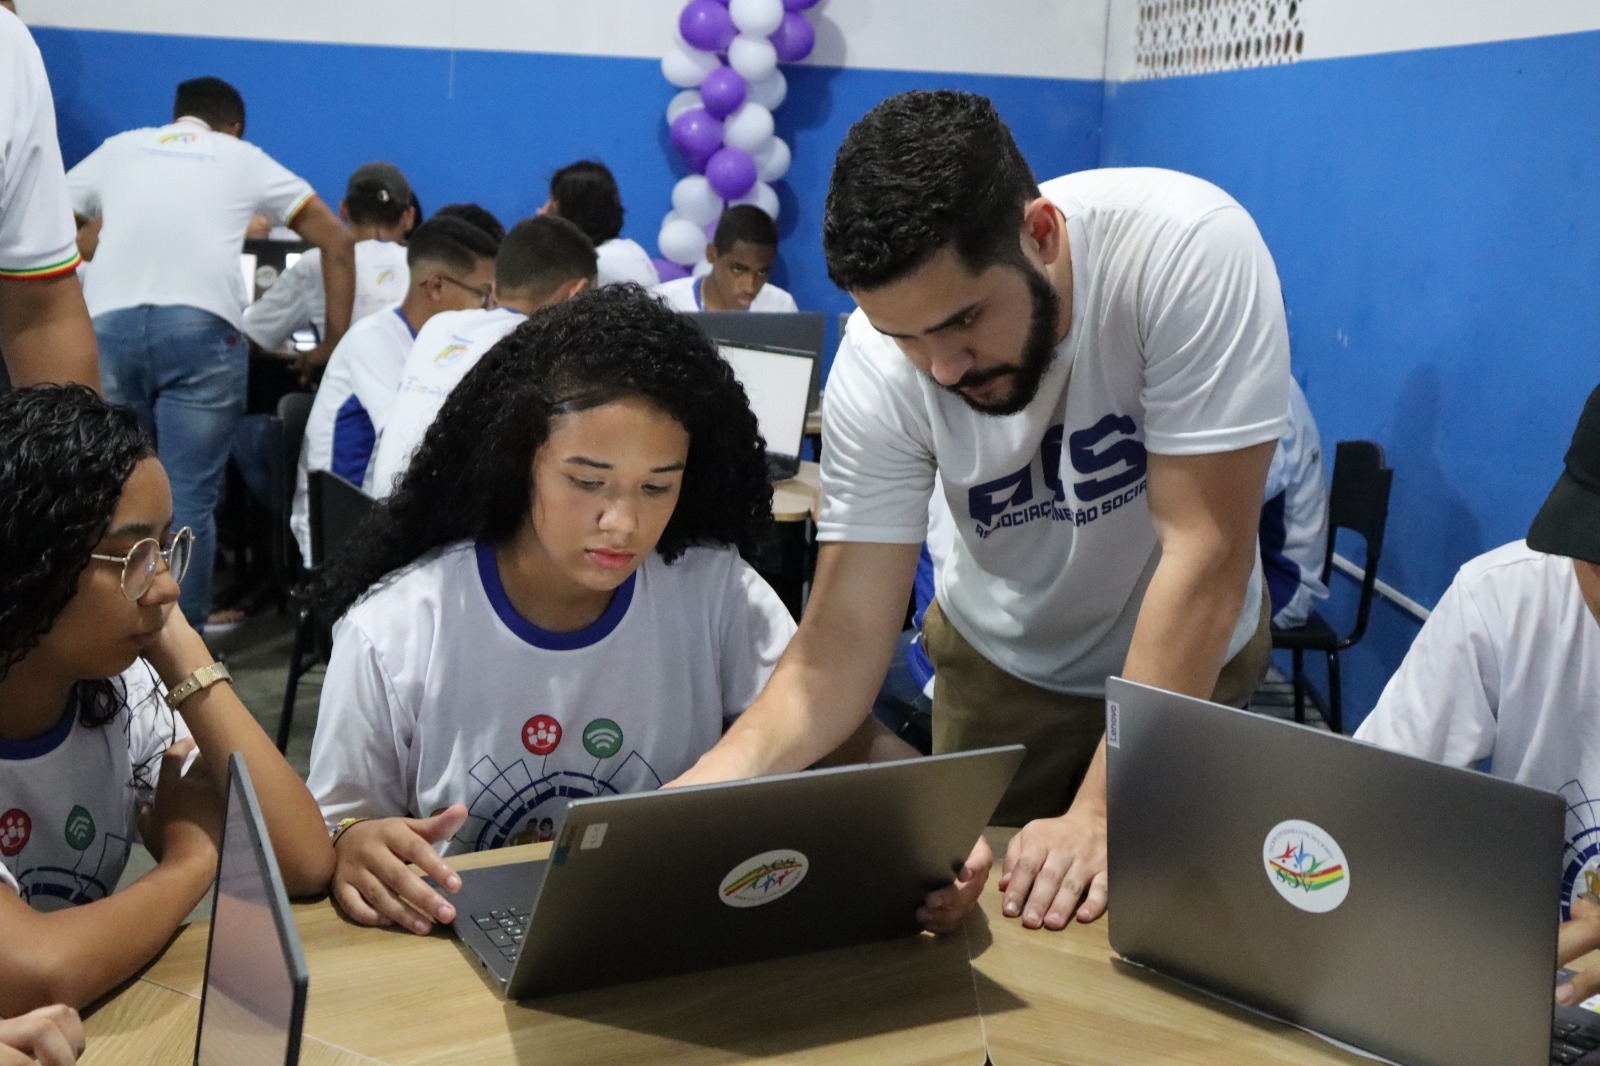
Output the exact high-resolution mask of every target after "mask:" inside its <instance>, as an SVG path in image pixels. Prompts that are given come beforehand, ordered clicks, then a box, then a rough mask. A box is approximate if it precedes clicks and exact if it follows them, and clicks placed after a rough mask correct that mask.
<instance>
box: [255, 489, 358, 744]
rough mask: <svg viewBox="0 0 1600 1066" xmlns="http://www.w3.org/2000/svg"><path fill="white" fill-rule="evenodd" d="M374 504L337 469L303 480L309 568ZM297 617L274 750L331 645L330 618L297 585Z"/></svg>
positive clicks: (328, 554)
mask: <svg viewBox="0 0 1600 1066" xmlns="http://www.w3.org/2000/svg"><path fill="white" fill-rule="evenodd" d="M375 506H377V501H376V500H374V499H372V498H371V497H370V496H368V495H367V494H366V493H364V492H362V491H361V490H360V489H358V488H356V487H355V486H354V485H352V484H350V483H349V482H348V481H346V480H344V479H343V478H341V477H340V476H339V475H337V474H333V473H329V472H328V471H326V470H313V471H312V472H311V476H310V478H309V479H308V481H307V485H306V507H307V512H308V519H309V521H310V524H311V558H310V560H309V564H310V568H311V570H312V572H315V570H316V569H317V568H318V567H320V566H322V564H323V563H324V562H325V561H326V560H327V559H329V558H331V557H332V556H333V554H334V553H335V552H337V551H338V550H339V549H340V548H341V547H343V546H344V543H345V541H347V540H349V539H350V535H351V534H352V533H354V532H355V531H356V528H357V527H358V526H360V525H361V523H362V522H363V521H365V520H366V517H367V515H369V514H371V513H372V509H373V508H374V507H375ZM295 598H296V599H297V600H298V601H299V603H300V617H299V619H298V621H297V622H296V623H295V629H294V646H293V647H292V648H291V649H290V651H289V679H288V681H287V683H286V684H285V685H284V689H283V707H282V709H280V710H279V712H278V750H279V751H280V752H281V751H287V750H288V748H289V729H290V727H291V726H292V725H293V724H294V705H295V699H296V697H297V696H298V695H299V692H300V681H301V679H302V678H304V677H305V675H306V674H307V673H309V672H310V670H311V668H312V667H313V666H315V665H317V663H319V662H322V661H323V660H324V659H326V658H327V657H328V653H329V652H330V651H331V650H332V647H333V624H332V620H331V619H324V618H322V616H321V614H320V613H319V612H318V611H317V609H316V607H315V605H313V604H312V603H311V601H310V600H309V599H307V598H306V596H305V592H304V588H303V587H302V588H301V589H300V590H298V591H297V592H296V594H295Z"/></svg>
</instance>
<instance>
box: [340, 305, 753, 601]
mask: <svg viewBox="0 0 1600 1066" xmlns="http://www.w3.org/2000/svg"><path fill="white" fill-rule="evenodd" d="M633 397H637V398H641V399H644V400H647V401H649V402H650V403H652V404H654V405H655V406H657V407H659V408H660V409H661V410H663V411H665V412H666V413H667V414H668V415H670V416H671V417H672V418H674V419H675V420H677V422H678V423H679V424H680V425H682V426H683V427H684V429H685V430H687V431H688V434H689V456H688V460H687V463H686V465H685V468H684V472H683V485H682V489H681V490H680V492H679V496H678V504H677V507H676V508H675V509H674V510H673V512H672V517H671V519H670V520H669V521H668V522H667V526H666V529H665V530H664V531H663V533H662V535H661V540H660V542H659V543H658V544H657V545H656V551H658V552H659V553H660V554H661V556H662V558H663V559H665V560H666V561H667V562H668V563H671V562H673V561H674V560H676V559H677V558H678V557H679V556H681V555H682V554H683V552H684V550H685V549H687V548H689V547H690V546H692V545H696V544H728V545H734V546H737V547H739V548H741V549H749V548H750V547H751V546H752V545H753V542H754V540H755V538H756V536H757V535H758V534H759V533H760V532H761V531H762V530H763V529H765V528H766V526H767V525H768V524H769V523H770V522H771V520H772V486H771V484H770V483H769V482H768V480H767V474H766V462H765V459H764V454H765V452H764V449H765V445H764V444H763V442H762V439H761V435H760V432H759V431H758V429H757V427H756V417H755V415H754V413H752V412H751V410H750V403H749V400H748V399H747V398H746V396H745V393H744V389H743V388H742V387H741V386H740V385H739V382H738V380H737V379H736V378H735V377H734V376H733V371H732V369H731V368H730V367H729V366H728V364H727V362H726V361H725V360H723V359H722V357H721V356H720V355H718V354H717V350H716V347H715V346H714V345H713V344H712V343H711V342H710V341H709V340H707V339H706V336H705V335H704V334H703V333H701V332H700V330H699V328H698V327H697V326H695V324H694V323H693V322H691V321H690V320H689V319H687V318H685V317H683V316H682V315H679V314H677V313H676V312H674V311H672V310H669V309H668V308H667V307H666V306H665V305H664V304H662V303H661V302H660V301H658V300H656V299H655V298H654V297H652V296H650V295H649V294H648V293H646V292H645V291H644V290H643V289H641V288H639V287H638V286H636V285H612V286H607V287H605V288H603V289H598V290H595V291H592V292H586V293H583V294H580V295H579V296H578V297H576V298H575V299H572V300H569V301H567V302H565V303H562V304H557V305H555V306H552V307H548V308H545V309H543V310H541V311H539V312H538V313H536V314H534V315H533V316H532V317H530V318H529V319H528V320H527V321H526V322H524V323H522V324H521V325H520V326H518V327H517V329H516V330H515V331H513V332H512V333H510V334H509V335H507V336H506V337H505V338H504V339H503V340H501V341H500V343H498V344H496V345H495V346H494V347H493V348H491V349H490V350H489V351H488V352H487V353H486V354H485V355H484V357H483V359H482V360H481V361H479V363H478V365H477V366H475V367H473V368H472V370H471V371H469V372H468V373H467V375H466V377H465V378H463V379H462V381H461V383H460V384H459V385H457V386H456V387H455V389H454V390H453V391H452V392H451V393H450V395H449V397H448V398H447V399H446V400H445V402H444V406H443V407H442V408H441V409H440V411H439V415H438V417H437V418H436V419H435V420H434V422H433V424H432V425H431V426H430V427H429V428H428V432H427V434H426V436H424V437H423V440H422V443H421V445H420V446H419V447H418V448H417V451H416V454H415V455H413V456H412V459H411V464H410V466H409V467H408V468H407V470H406V472H405V473H404V475H402V476H401V478H400V480H399V481H398V482H397V483H396V485H395V490H394V493H393V494H392V495H391V496H389V497H388V499H387V500H385V501H384V502H383V503H382V504H380V505H379V506H378V507H377V508H376V509H375V510H374V512H373V513H372V515H371V516H369V517H368V519H367V520H366V521H365V522H364V523H363V524H362V525H361V526H360V528H359V529H358V530H357V531H356V532H355V533H354V534H353V535H352V537H351V539H350V541H349V542H348V543H347V544H346V545H345V546H344V548H343V549H341V551H339V552H338V553H337V554H336V555H335V556H334V557H333V558H332V559H331V560H330V561H329V565H328V566H327V567H326V569H325V572H324V573H323V574H322V575H321V576H320V577H319V578H318V579H317V580H316V582H315V583H314V584H313V586H312V589H311V596H312V599H313V601H314V602H315V603H316V604H317V605H318V607H319V608H320V609H321V610H322V611H323V612H325V617H327V618H329V619H333V618H337V617H339V616H340V615H342V614H343V613H344V612H345V611H347V610H348V609H349V608H350V606H351V605H352V604H354V603H355V602H356V600H358V599H360V598H361V596H362V595H363V594H365V593H366V592H367V590H368V589H370V588H371V587H372V586H373V585H374V584H375V583H377V582H378V581H380V580H382V579H383V578H384V577H385V576H386V575H388V574H391V573H393V572H394V571H396V570H398V569H400V568H401V567H403V566H406V565H407V564H409V563H411V562H413V561H415V560H416V559H418V558H419V557H421V556H422V555H423V554H425V553H426V552H428V551H430V550H432V549H434V548H438V547H442V546H444V545H447V544H452V543H455V542H457V541H461V540H468V539H474V540H487V541H491V542H499V541H503V540H505V539H507V538H509V537H510V536H512V534H514V533H515V532H516V531H517V529H518V528H519V527H520V526H521V525H522V523H523V522H524V521H526V520H528V516H529V514H530V510H531V501H532V499H533V460H534V455H535V454H536V453H537V452H538V450H539V448H540V447H541V446H543V444H544V443H545V441H547V440H548V439H549V438H550V431H551V423H552V421H553V420H554V419H556V418H558V417H560V416H562V415H566V414H572V413H575V412H578V411H585V410H589V409H592V408H595V407H600V406H602V405H604V404H607V403H611V402H612V401H615V400H620V399H626V398H633Z"/></svg>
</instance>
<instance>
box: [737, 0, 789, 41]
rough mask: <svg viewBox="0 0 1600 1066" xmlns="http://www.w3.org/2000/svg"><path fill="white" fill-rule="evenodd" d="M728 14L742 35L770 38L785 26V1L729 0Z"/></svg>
mask: <svg viewBox="0 0 1600 1066" xmlns="http://www.w3.org/2000/svg"><path fill="white" fill-rule="evenodd" d="M728 14H729V15H730V16H732V18H733V24H734V25H735V26H737V27H739V32H740V33H748V34H749V35H750V36H752V37H768V36H770V35H772V34H773V33H776V32H777V30H778V27H779V26H780V25H782V24H783V0H728Z"/></svg>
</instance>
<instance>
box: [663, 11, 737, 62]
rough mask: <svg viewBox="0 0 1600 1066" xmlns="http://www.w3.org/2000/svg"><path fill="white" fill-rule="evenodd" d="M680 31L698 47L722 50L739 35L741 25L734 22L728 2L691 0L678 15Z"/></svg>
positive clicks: (685, 38)
mask: <svg viewBox="0 0 1600 1066" xmlns="http://www.w3.org/2000/svg"><path fill="white" fill-rule="evenodd" d="M678 32H679V33H681V34H683V39H684V40H685V41H687V42H689V44H691V45H693V46H694V47H696V48H700V49H704V50H705V51H707V52H721V51H723V50H724V49H725V48H727V47H728V45H730V44H732V43H733V39H734V38H735V37H737V36H739V27H737V26H735V25H734V24H733V17H732V16H731V15H729V14H728V8H727V5H726V4H719V3H717V0H689V3H688V5H687V6H686V7H684V9H683V14H681V15H679V16H678Z"/></svg>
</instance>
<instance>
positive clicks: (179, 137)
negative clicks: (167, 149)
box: [156, 133, 200, 144]
mask: <svg viewBox="0 0 1600 1066" xmlns="http://www.w3.org/2000/svg"><path fill="white" fill-rule="evenodd" d="M156 143H157V144H199V143H200V135H199V134H198V133H163V134H162V135H161V136H159V137H157V138H156Z"/></svg>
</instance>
